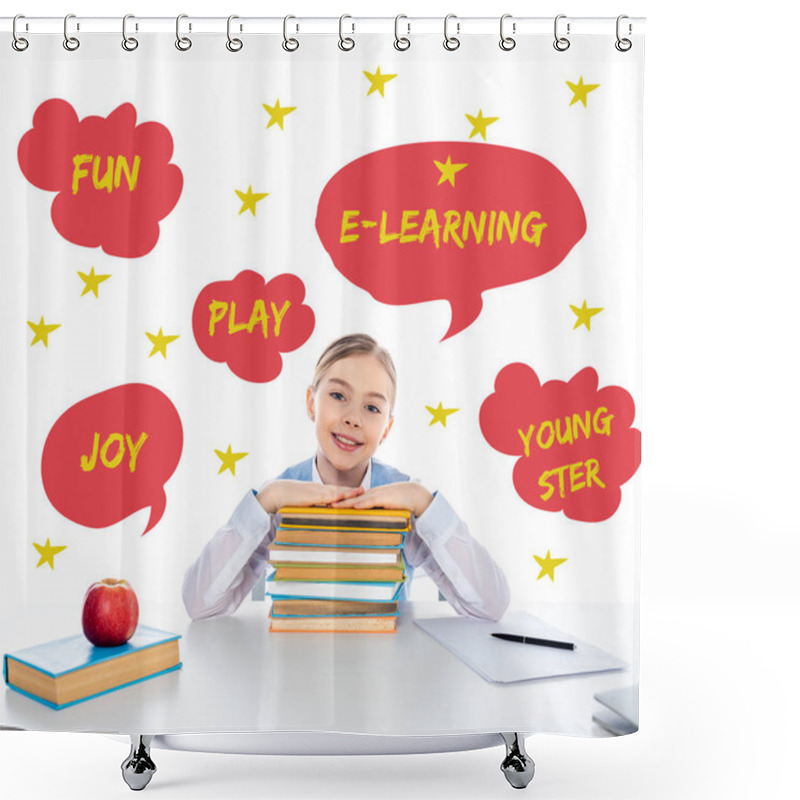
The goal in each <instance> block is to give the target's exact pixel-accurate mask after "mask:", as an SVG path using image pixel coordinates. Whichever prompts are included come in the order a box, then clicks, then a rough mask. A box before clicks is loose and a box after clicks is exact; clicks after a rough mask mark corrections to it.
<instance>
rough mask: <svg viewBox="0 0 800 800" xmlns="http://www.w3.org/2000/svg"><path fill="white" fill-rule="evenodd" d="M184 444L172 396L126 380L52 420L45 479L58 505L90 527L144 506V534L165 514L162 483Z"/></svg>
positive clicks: (45, 454) (44, 461) (46, 445)
mask: <svg viewBox="0 0 800 800" xmlns="http://www.w3.org/2000/svg"><path fill="white" fill-rule="evenodd" d="M182 449H183V426H182V425H181V419H180V417H179V416H178V412H177V410H176V408H175V406H174V405H173V404H172V402H171V400H170V399H169V398H168V397H167V396H166V395H165V394H164V393H163V392H161V391H159V390H158V389H156V388H154V387H153V386H148V385H147V384H144V383H127V384H123V385H122V386H116V387H115V388H113V389H108V390H107V391H105V392H100V393H99V394H95V395H92V396H91V397H87V398H85V399H84V400H81V401H80V402H78V403H76V404H75V405H74V406H72V407H71V408H69V409H67V410H66V411H65V412H64V413H63V414H62V415H61V416H60V417H59V418H58V419H57V420H56V422H55V424H54V425H53V427H52V428H51V429H50V433H49V434H48V435H47V439H46V440H45V443H44V449H43V451H42V483H43V484H44V490H45V493H46V494H47V497H48V499H49V500H50V502H51V503H52V504H53V506H54V508H55V509H56V510H57V511H59V512H60V513H61V514H63V515H64V516H65V517H66V518H67V519H70V520H72V521H73V522H77V523H78V524H79V525H85V526H87V527H89V528H105V527H107V526H109V525H113V524H114V523H115V522H119V521H120V520H123V519H125V517H128V516H130V515H131V514H133V513H134V512H135V511H138V510H139V509H141V508H147V507H149V508H150V519H149V520H148V522H147V527H146V528H145V529H144V532H143V533H142V535H144V534H145V533H147V532H148V531H149V530H150V529H151V528H152V527H153V526H154V525H155V524H156V523H157V522H158V521H159V520H160V519H161V517H162V515H163V514H164V509H165V507H166V504H167V496H166V494H165V493H164V484H165V483H166V482H167V481H168V480H169V478H170V476H171V475H172V473H173V472H175V468H176V467H177V466H178V461H179V460H180V457H181V451H182Z"/></svg>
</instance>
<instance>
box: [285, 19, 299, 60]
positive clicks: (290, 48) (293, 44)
mask: <svg viewBox="0 0 800 800" xmlns="http://www.w3.org/2000/svg"><path fill="white" fill-rule="evenodd" d="M290 19H297V17H293V16H292V15H291V14H288V15H287V16H285V17H284V18H283V49H284V50H285V51H286V52H287V53H294V51H295V50H297V48H298V47H300V42H298V41H297V39H295V38H294V37H290V36H289V20H290ZM296 30H299V26H297V28H296Z"/></svg>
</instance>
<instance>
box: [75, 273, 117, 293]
mask: <svg viewBox="0 0 800 800" xmlns="http://www.w3.org/2000/svg"><path fill="white" fill-rule="evenodd" d="M78 275H80V276H81V280H82V281H83V282H84V284H86V285H85V286H84V287H83V291H82V292H81V297H83V296H84V295H85V294H86V292H94V296H95V297H99V296H100V295H99V294H98V293H97V287H98V286H99V285H100V284H101V283H102V282H103V281H107V280H108V279H109V278H110V277H111V276H110V275H95V274H94V267H92V271H91V272H90V273H89V274H88V275H87V274H86V273H85V272H81V271H80V270H78Z"/></svg>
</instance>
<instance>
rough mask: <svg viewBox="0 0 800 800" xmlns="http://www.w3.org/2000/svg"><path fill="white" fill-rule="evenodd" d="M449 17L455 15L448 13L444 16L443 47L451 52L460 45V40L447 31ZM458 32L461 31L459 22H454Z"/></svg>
mask: <svg viewBox="0 0 800 800" xmlns="http://www.w3.org/2000/svg"><path fill="white" fill-rule="evenodd" d="M451 19H456V15H455V14H448V15H447V16H446V17H445V18H444V49H445V50H450V51H451V52H452V51H453V50H458V48H459V47H461V40H460V39H459V38H458V37H457V36H450V35H449V34H448V32H447V28H448V26H449V24H450V20H451ZM460 32H461V23H459V22H456V33H460Z"/></svg>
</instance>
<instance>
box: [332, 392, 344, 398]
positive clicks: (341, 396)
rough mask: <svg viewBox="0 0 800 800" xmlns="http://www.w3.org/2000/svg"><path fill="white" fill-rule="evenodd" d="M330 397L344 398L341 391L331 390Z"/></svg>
mask: <svg viewBox="0 0 800 800" xmlns="http://www.w3.org/2000/svg"><path fill="white" fill-rule="evenodd" d="M331 397H332V398H333V399H334V400H344V395H343V394H342V393H341V392H331Z"/></svg>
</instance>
